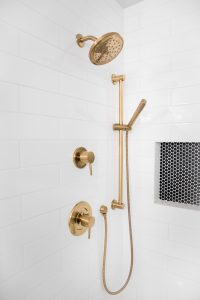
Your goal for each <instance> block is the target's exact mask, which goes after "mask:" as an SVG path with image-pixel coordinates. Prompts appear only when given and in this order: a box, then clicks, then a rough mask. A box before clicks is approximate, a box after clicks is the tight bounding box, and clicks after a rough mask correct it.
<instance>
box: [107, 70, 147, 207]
mask: <svg viewBox="0 0 200 300" xmlns="http://www.w3.org/2000/svg"><path fill="white" fill-rule="evenodd" d="M124 80H125V76H124V75H112V83H113V84H117V83H119V123H118V124H114V125H113V129H114V130H118V131H119V188H118V201H116V200H113V201H112V205H111V207H112V209H115V208H120V209H123V208H124V203H123V131H128V130H131V129H132V125H133V123H134V122H135V120H136V119H137V117H138V116H139V114H140V113H141V111H142V110H143V108H144V107H145V105H146V100H145V99H142V100H141V101H140V103H139V105H138V107H137V108H136V110H135V112H134V113H133V115H132V117H131V119H130V121H129V123H128V125H125V124H123V81H124Z"/></svg>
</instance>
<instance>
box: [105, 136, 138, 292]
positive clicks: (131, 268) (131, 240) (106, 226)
mask: <svg viewBox="0 0 200 300" xmlns="http://www.w3.org/2000/svg"><path fill="white" fill-rule="evenodd" d="M128 133H129V131H126V187H127V204H128V224H129V239H130V253H131V255H130V256H131V260H130V268H129V272H128V276H127V279H126V281H125V283H124V284H123V285H122V287H121V288H120V289H118V290H115V291H111V290H110V289H109V288H108V285H107V282H106V259H107V241H108V220H107V207H106V206H104V205H102V206H101V207H100V213H101V214H102V216H103V218H104V251H103V267H102V280H103V286H104V288H105V290H106V292H107V293H108V294H110V295H117V294H119V293H121V292H122V291H123V290H124V289H125V288H126V286H127V285H128V283H129V281H130V279H131V275H132V272H133V262H134V261H133V260H134V257H133V254H134V253H133V234H132V221H131V199H130V190H129V161H128V156H129V155H128Z"/></svg>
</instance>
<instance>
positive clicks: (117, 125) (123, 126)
mask: <svg viewBox="0 0 200 300" xmlns="http://www.w3.org/2000/svg"><path fill="white" fill-rule="evenodd" d="M131 129H132V128H131V127H129V126H128V125H124V124H122V125H120V124H113V130H123V131H127V130H131Z"/></svg>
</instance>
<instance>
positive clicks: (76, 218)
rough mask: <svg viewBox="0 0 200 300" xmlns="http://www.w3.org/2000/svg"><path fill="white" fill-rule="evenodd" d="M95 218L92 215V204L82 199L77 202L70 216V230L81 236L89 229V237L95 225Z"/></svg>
mask: <svg viewBox="0 0 200 300" xmlns="http://www.w3.org/2000/svg"><path fill="white" fill-rule="evenodd" d="M94 223H95V218H94V217H93V216H92V209H91V206H90V205H89V204H88V203H87V202H85V201H81V202H79V203H77V204H76V205H75V206H74V207H73V209H72V211H71V214H70V217H69V222H68V225H69V230H70V232H71V233H72V234H73V235H76V236H79V235H82V234H84V233H85V232H86V231H87V230H88V238H90V233H91V228H92V227H93V226H94Z"/></svg>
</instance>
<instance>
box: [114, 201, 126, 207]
mask: <svg viewBox="0 0 200 300" xmlns="http://www.w3.org/2000/svg"><path fill="white" fill-rule="evenodd" d="M124 207H125V205H124V203H119V202H117V201H116V200H113V201H112V203H111V208H112V209H115V208H119V209H123V208H124Z"/></svg>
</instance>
